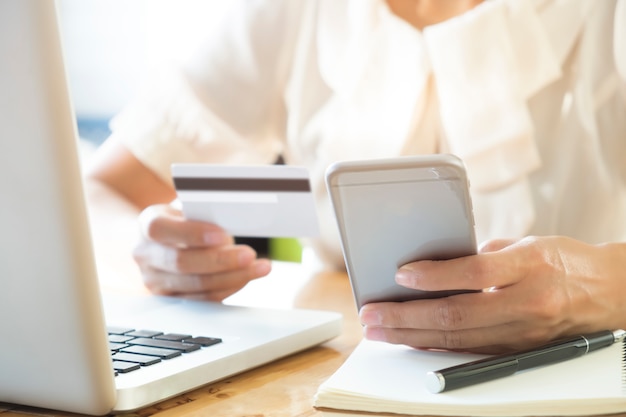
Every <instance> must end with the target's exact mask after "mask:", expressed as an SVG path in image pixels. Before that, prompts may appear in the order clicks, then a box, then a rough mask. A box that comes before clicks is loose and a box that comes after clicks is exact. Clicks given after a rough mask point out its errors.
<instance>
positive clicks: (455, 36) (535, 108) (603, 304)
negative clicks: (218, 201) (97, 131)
mask: <svg viewBox="0 0 626 417" xmlns="http://www.w3.org/2000/svg"><path fill="white" fill-rule="evenodd" d="M236 5H238V7H236V6H234V7H233V14H232V16H231V18H230V19H226V20H225V21H224V25H223V27H220V28H215V29H214V31H213V32H212V34H210V35H207V39H206V43H205V44H204V45H203V48H201V50H199V51H198V54H197V55H196V56H195V58H194V59H192V60H190V62H189V63H188V64H187V65H186V66H185V67H184V68H183V69H181V70H178V71H168V72H167V73H166V74H165V75H164V76H163V77H162V78H160V79H158V80H157V81H156V82H155V83H153V84H151V87H150V89H149V90H147V92H146V93H145V94H144V95H143V96H141V97H140V98H139V99H138V100H137V101H136V102H134V103H132V104H131V105H130V106H129V107H128V108H127V109H126V110H125V111H124V112H123V113H122V114H121V115H119V116H118V117H117V119H116V120H115V121H114V124H113V134H112V136H111V138H110V139H109V140H108V141H107V143H106V144H105V145H104V146H103V147H102V148H101V150H100V152H99V156H98V158H96V162H95V164H94V165H93V167H92V169H91V171H90V178H91V179H92V180H94V182H95V183H98V184H100V185H104V187H105V189H106V190H108V191H107V192H109V197H110V201H118V202H119V201H122V202H126V203H128V202H130V203H132V206H133V207H134V209H132V210H129V212H128V213H129V214H131V215H136V211H138V210H141V211H142V213H141V215H140V217H139V219H140V224H141V225H142V230H143V232H144V233H143V235H144V240H143V242H142V243H141V244H140V245H139V246H138V248H137V249H136V251H135V259H136V260H137V262H138V264H139V265H140V267H141V269H142V272H143V276H144V281H145V283H146V285H147V286H148V287H149V288H150V289H151V290H153V291H155V292H157V293H168V294H181V295H184V294H194V295H196V296H198V295H200V296H202V297H205V298H208V299H214V300H220V299H223V298H225V297H226V296H228V295H230V294H232V293H233V292H235V291H237V290H238V289H240V288H241V287H243V286H244V285H245V284H246V283H247V282H248V281H249V280H251V279H254V278H257V277H261V276H264V275H266V274H267V273H268V272H269V270H270V264H269V261H267V260H263V259H258V258H257V257H256V254H255V252H254V251H253V250H252V249H251V248H249V247H247V246H239V245H234V244H233V239H232V237H231V236H228V235H227V234H225V233H224V232H223V230H221V229H220V228H219V226H218V225H212V224H204V223H196V222H190V221H186V220H185V219H183V217H182V216H181V214H180V212H178V211H176V210H175V209H173V208H172V207H170V206H169V202H171V201H172V200H173V199H174V198H175V192H174V189H173V187H172V183H171V179H170V175H169V169H170V168H169V167H170V164H171V163H173V162H219V163H229V164H261V163H262V164H269V163H272V162H273V161H275V159H276V158H277V157H278V156H279V155H281V156H282V157H283V158H284V159H285V161H286V163H289V164H297V165H304V166H307V167H308V168H309V170H310V172H311V179H312V182H313V191H314V193H315V196H316V198H317V203H318V206H317V208H318V212H319V215H320V221H321V228H322V236H321V238H320V239H318V240H317V241H315V242H311V245H313V246H314V248H315V249H316V253H317V254H318V255H319V256H320V258H321V259H323V260H324V261H325V262H326V263H327V264H329V265H335V266H342V265H343V260H342V257H341V251H340V249H339V243H338V238H337V235H336V230H335V227H336V226H335V222H334V220H333V218H332V213H331V209H330V206H329V204H328V201H327V194H326V190H325V188H324V185H323V173H324V171H325V169H326V167H327V166H328V164H330V163H331V162H333V161H336V160H340V159H365V158H378V157H390V156H398V155H406V154H420V153H434V152H450V153H454V154H456V155H458V156H460V157H461V158H463V160H464V161H465V163H466V165H467V169H468V175H469V177H470V181H471V183H472V198H473V204H474V210H475V217H476V227H477V236H478V239H479V241H480V242H484V243H483V245H482V246H481V251H480V252H481V253H480V254H479V255H477V256H471V257H467V258H462V259H456V260H451V261H445V262H417V263H413V264H409V265H406V266H404V267H402V268H400V270H399V271H398V274H397V277H396V278H397V281H398V282H399V283H400V284H402V285H406V286H408V287H413V288H419V289H424V290H434V289H453V288H458V287H462V288H475V289H485V288H489V289H490V291H485V292H481V293H478V294H471V295H459V296H455V297H449V298H446V299H440V300H428V301H415V302H407V303H402V304H396V303H380V304H370V305H367V306H365V307H363V309H362V310H361V312H360V315H361V321H362V323H363V324H364V325H365V335H366V337H368V338H371V339H378V340H385V341H388V342H392V343H405V344H409V345H412V346H415V347H433V348H447V349H459V350H471V351H481V352H497V351H502V350H508V349H517V348H524V347H528V346H531V345H534V344H537V343H540V342H543V341H546V340H549V339H553V338H556V337H559V336H564V335H569V334H574V333H579V332H586V331H592V330H598V329H604V328H619V327H626V303H623V302H622V301H621V297H620V293H621V292H624V291H625V290H626V277H624V274H623V272H622V271H623V270H624V269H625V267H626V244H625V243H623V242H626V139H625V138H626V117H624V116H625V115H626V110H625V109H626V106H625V97H626V95H625V94H624V91H625V89H626V88H625V84H626V83H625V79H626V77H625V76H624V71H622V72H620V69H621V68H623V63H622V62H623V60H624V59H626V58H625V54H626V50H624V49H623V48H622V49H619V45H620V42H623V39H624V36H625V35H624V34H623V31H624V30H623V28H624V26H626V17H625V12H624V9H625V8H626V6H625V5H624V1H623V0H622V1H603V2H597V1H593V0H569V1H551V0H532V1H528V0H492V1H486V2H482V1H479V0H454V1H446V2H441V1H437V0H431V1H420V0H387V1H383V0H302V1H298V2H293V1H290V0H252V1H243V2H239V3H236ZM155 86H156V87H155ZM127 207H128V206H127ZM526 236H536V237H526ZM609 242H614V243H609Z"/></svg>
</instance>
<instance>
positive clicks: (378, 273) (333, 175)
mask: <svg viewBox="0 0 626 417" xmlns="http://www.w3.org/2000/svg"><path fill="white" fill-rule="evenodd" d="M326 185H327V187H328V192H329V195H330V200H331V203H332V206H333V209H334V212H335V217H336V219H337V224H338V227H339V234H340V237H341V245H342V250H343V256H344V259H345V262H346V267H347V272H348V276H349V279H350V283H351V285H352V290H353V293H354V298H355V301H356V304H357V307H358V308H361V306H363V305H364V304H367V303H373V302H382V301H407V300H413V299H420V298H435V297H445V296H449V295H453V294H458V293H462V292H467V291H466V290H465V289H462V288H460V289H458V290H455V291H418V290H414V289H409V288H406V287H402V286H400V285H398V284H396V283H395V280H394V276H395V273H396V271H397V269H398V268H399V267H400V266H402V265H404V264H406V263H409V262H412V261H417V260H425V259H430V260H444V259H451V258H456V257H461V256H466V255H472V254H475V253H476V235H475V232H474V216H473V211H472V203H471V198H470V194H469V183H468V180H467V175H466V173H465V167H464V165H463V162H462V161H461V159H459V158H458V157H456V156H453V155H449V154H436V155H420V156H403V157H397V158H391V159H374V160H361V161H341V162H336V163H334V164H332V165H331V166H329V167H328V169H327V171H326Z"/></svg>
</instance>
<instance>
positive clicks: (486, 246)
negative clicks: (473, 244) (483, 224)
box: [478, 239, 515, 253]
mask: <svg viewBox="0 0 626 417" xmlns="http://www.w3.org/2000/svg"><path fill="white" fill-rule="evenodd" d="M514 243H515V240H514V239H492V240H486V241H485V242H483V243H481V245H480V247H479V248H478V253H487V252H496V251H499V250H502V249H504V248H506V247H508V246H511V245H512V244H514Z"/></svg>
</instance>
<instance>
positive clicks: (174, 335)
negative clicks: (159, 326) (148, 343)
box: [154, 333, 193, 342]
mask: <svg viewBox="0 0 626 417" xmlns="http://www.w3.org/2000/svg"><path fill="white" fill-rule="evenodd" d="M192 337H193V336H191V335H190V334H180V333H167V334H162V335H159V336H154V338H155V339H159V340H172V341H175V342H180V341H182V340H183V339H191V338H192Z"/></svg>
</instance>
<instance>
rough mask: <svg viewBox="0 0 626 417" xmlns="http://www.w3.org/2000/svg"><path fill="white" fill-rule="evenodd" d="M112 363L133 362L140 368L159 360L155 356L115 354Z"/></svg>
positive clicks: (159, 360) (159, 359)
mask: <svg viewBox="0 0 626 417" xmlns="http://www.w3.org/2000/svg"><path fill="white" fill-rule="evenodd" d="M113 360H114V361H122V362H133V363H138V364H139V365H141V366H150V365H154V364H155V363H159V362H161V358H158V357H156V356H148V355H138V354H136V353H125V352H117V353H115V354H114V355H113Z"/></svg>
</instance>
